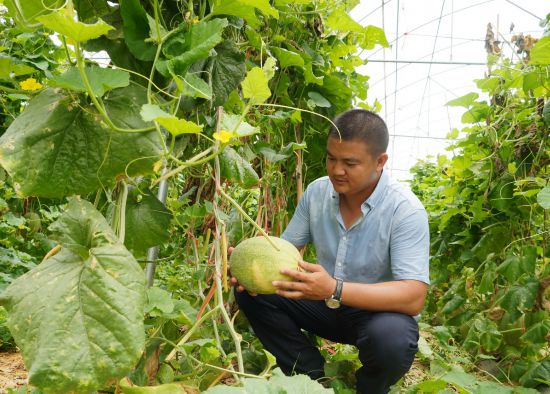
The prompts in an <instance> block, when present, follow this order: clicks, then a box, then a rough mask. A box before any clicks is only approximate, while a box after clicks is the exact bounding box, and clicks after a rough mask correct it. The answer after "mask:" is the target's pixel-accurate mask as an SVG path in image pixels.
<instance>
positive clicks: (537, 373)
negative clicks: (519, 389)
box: [519, 359, 550, 387]
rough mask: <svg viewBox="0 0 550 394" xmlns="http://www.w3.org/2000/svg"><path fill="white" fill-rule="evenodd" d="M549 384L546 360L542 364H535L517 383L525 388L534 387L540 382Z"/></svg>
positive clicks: (548, 368)
mask: <svg viewBox="0 0 550 394" xmlns="http://www.w3.org/2000/svg"><path fill="white" fill-rule="evenodd" d="M541 380H544V381H546V382H550V360H548V359H546V360H544V361H543V362H542V363H537V364H536V365H535V366H534V367H533V368H531V369H530V370H529V371H527V372H526V373H525V375H523V376H522V377H521V379H520V380H519V383H520V384H521V385H522V386H525V387H536V386H538V385H539V384H540V381H541Z"/></svg>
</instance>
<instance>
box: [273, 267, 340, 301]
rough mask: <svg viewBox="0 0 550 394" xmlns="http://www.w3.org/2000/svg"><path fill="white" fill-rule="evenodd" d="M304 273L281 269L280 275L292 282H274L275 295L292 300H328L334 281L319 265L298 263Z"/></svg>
mask: <svg viewBox="0 0 550 394" xmlns="http://www.w3.org/2000/svg"><path fill="white" fill-rule="evenodd" d="M299 266H300V268H303V269H304V270H305V271H306V272H301V271H294V270H288V269H283V270H281V273H282V274H284V275H287V276H290V277H291V278H293V279H294V281H278V280H277V281H274V282H273V286H275V287H277V288H278V289H279V290H277V294H278V295H280V296H283V297H286V298H292V299H301V298H304V299H308V300H325V299H327V298H330V297H331V296H332V294H333V293H334V289H335V288H336V279H334V278H333V277H332V276H330V275H329V273H328V272H327V271H326V270H325V269H324V268H323V267H322V266H321V265H319V264H310V263H307V262H305V261H300V262H299Z"/></svg>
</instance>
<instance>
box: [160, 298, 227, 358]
mask: <svg viewBox="0 0 550 394" xmlns="http://www.w3.org/2000/svg"><path fill="white" fill-rule="evenodd" d="M218 309H219V305H216V306H215V307H214V308H212V309H211V310H209V311H208V312H206V313H205V314H204V315H202V317H201V318H200V319H199V320H197V322H195V324H193V326H192V327H191V328H190V329H189V331H187V332H186V333H185V335H184V336H183V338H181V339H180V341H179V342H178V343H177V345H176V346H175V347H174V349H172V351H171V352H170V353H169V354H168V356H166V361H170V360H172V359H173V358H174V356H175V355H176V353H177V352H178V348H180V347H181V346H182V345H183V344H184V343H185V342H187V341H188V340H189V338H190V337H191V335H193V334H194V333H195V331H197V329H198V328H199V327H200V325H201V324H202V323H203V322H204V321H205V320H206V319H208V318H209V317H210V315H212V314H213V313H214V312H217V311H218Z"/></svg>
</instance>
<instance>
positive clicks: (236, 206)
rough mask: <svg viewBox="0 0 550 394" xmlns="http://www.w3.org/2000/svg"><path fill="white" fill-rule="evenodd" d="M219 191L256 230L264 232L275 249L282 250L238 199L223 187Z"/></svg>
mask: <svg viewBox="0 0 550 394" xmlns="http://www.w3.org/2000/svg"><path fill="white" fill-rule="evenodd" d="M219 192H220V194H221V195H222V196H223V198H225V199H226V200H227V201H229V202H230V203H231V205H233V206H234V207H235V209H236V210H237V211H239V213H240V214H241V215H242V216H243V217H244V218H245V219H246V220H248V221H249V222H250V223H251V224H252V225H253V226H254V227H255V228H256V230H258V231H259V232H260V234H262V235H263V236H264V237H266V238H267V241H268V242H269V243H270V244H271V246H273V247H274V248H275V250H280V249H279V247H278V246H277V245H275V243H274V242H273V241H272V240H271V238H270V237H269V235H268V234H267V233H266V232H265V231H264V229H263V228H262V227H261V226H259V225H258V223H256V222H255V221H254V219H252V218H251V217H250V216H248V214H247V213H246V212H245V211H244V210H243V209H242V208H241V206H240V205H239V203H238V202H237V201H235V200H234V199H233V198H231V196H229V195H228V194H227V193H226V192H224V191H223V189H221V188H220V189H219Z"/></svg>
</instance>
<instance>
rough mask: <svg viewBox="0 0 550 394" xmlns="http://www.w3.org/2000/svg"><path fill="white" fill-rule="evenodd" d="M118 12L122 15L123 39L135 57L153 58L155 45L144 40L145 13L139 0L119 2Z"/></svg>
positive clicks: (146, 29) (145, 37)
mask: <svg viewBox="0 0 550 394" xmlns="http://www.w3.org/2000/svg"><path fill="white" fill-rule="evenodd" d="M120 14H121V15H122V21H123V28H122V31H123V32H124V40H125V41H126V44H127V45H128V48H129V49H130V52H132V55H134V56H135V57H136V58H138V59H140V60H153V59H154V58H155V53H156V51H157V45H155V44H154V43H152V42H146V41H145V40H147V39H148V38H150V36H149V29H148V28H145V26H147V27H148V26H149V22H148V20H147V13H146V12H145V9H144V8H143V7H142V6H141V4H140V2H139V0H124V1H121V2H120Z"/></svg>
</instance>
